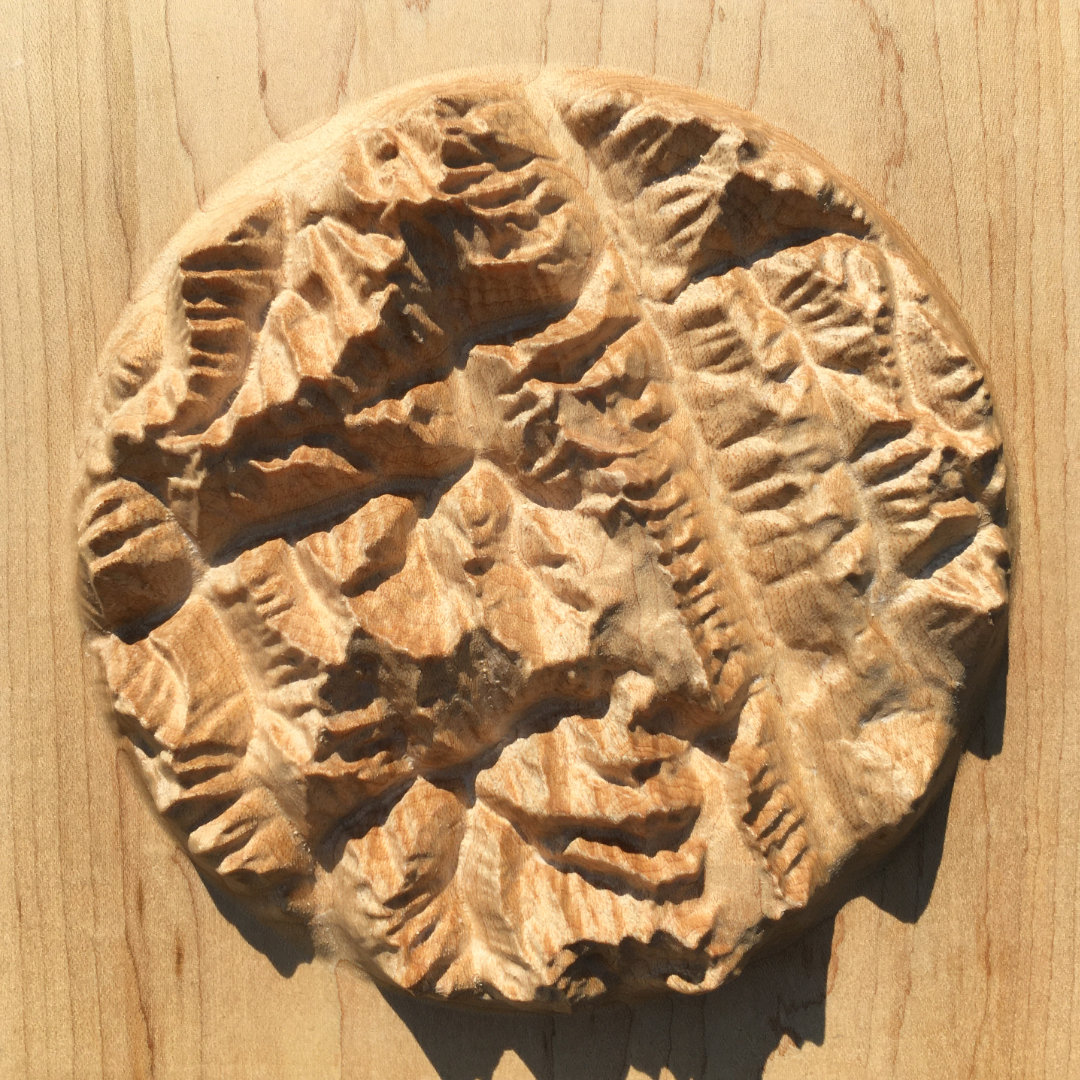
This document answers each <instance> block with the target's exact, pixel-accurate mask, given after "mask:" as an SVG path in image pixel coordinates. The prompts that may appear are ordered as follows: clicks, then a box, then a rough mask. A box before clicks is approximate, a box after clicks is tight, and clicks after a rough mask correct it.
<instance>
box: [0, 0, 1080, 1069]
mask: <svg viewBox="0 0 1080 1080" xmlns="http://www.w3.org/2000/svg"><path fill="white" fill-rule="evenodd" d="M544 63H547V64H557V65H593V64H600V65H602V66H605V67H619V68H624V69H626V70H629V71H635V72H639V73H644V74H656V75H658V76H660V77H664V78H669V79H672V80H674V81H676V82H682V83H684V84H686V85H689V86H698V87H700V88H701V89H703V90H706V91H708V92H710V93H712V94H715V95H717V96H719V97H722V98H726V99H727V100H729V101H731V102H733V103H734V104H737V105H741V106H744V107H748V108H751V109H753V110H754V111H755V112H757V113H758V114H759V115H760V116H761V117H762V118H763V119H765V120H767V121H770V122H772V123H774V124H776V125H778V126H780V127H782V128H784V129H786V130H788V131H789V132H791V133H792V134H793V135H795V136H797V137H798V138H800V139H802V140H803V141H804V142H806V143H808V144H810V145H811V146H813V147H814V148H815V149H816V150H818V151H819V152H821V153H822V154H823V155H824V156H825V157H826V158H827V159H828V160H829V161H830V162H831V163H832V164H833V165H835V166H836V167H837V168H838V169H840V170H841V171H842V172H843V173H845V174H846V175H848V176H849V177H851V178H852V179H853V180H854V181H855V182H856V183H857V184H858V185H859V186H861V187H862V188H863V189H864V190H865V191H867V192H868V193H869V194H870V195H871V197H872V198H874V199H875V200H876V201H877V202H879V203H880V204H881V205H882V206H883V207H884V208H885V209H886V210H887V211H888V212H889V213H890V214H891V215H892V216H893V217H894V218H895V219H896V220H897V221H899V222H900V223H901V225H903V226H904V228H905V229H906V230H907V232H908V234H909V235H910V237H911V239H912V240H913V241H914V243H915V244H916V246H917V247H918V248H919V249H920V250H921V251H922V253H923V254H924V255H925V256H926V258H927V259H928V261H929V262H930V264H931V265H932V266H933V267H934V269H935V270H936V272H937V273H938V275H939V276H940V278H941V279H942V281H943V283H944V284H945V286H946V287H947V288H948V289H949V291H950V292H951V293H952V295H953V296H954V298H955V299H956V301H957V303H958V306H959V308H960V310H961V311H962V312H963V314H964V316H965V317H966V319H967V321H968V324H969V326H970V328H971V331H972V335H973V337H974V339H975V341H976V342H977V344H978V345H979V347H980V350H981V353H982V356H983V358H984V361H985V362H986V365H987V368H988V371H989V376H990V381H991V387H992V390H993V392H994V396H995V402H996V408H997V413H998V416H999V419H1000V422H1001V424H1002V428H1003V431H1004V436H1005V440H1006V447H1007V453H1008V455H1009V457H1010V464H1011V470H1012V478H1013V483H1014V491H1013V516H1012V525H1013V529H1014V532H1015V534H1017V535H1018V538H1019V557H1018V560H1017V568H1016V571H1015V573H1014V577H1013V582H1012V600H1011V615H1010V650H1009V664H1008V675H1007V680H1005V681H1003V682H1002V684H1001V685H1000V686H999V687H998V689H997V692H996V694H995V697H994V700H993V701H992V702H991V706H990V708H989V709H988V711H987V717H986V720H985V722H984V724H983V725H982V726H981V727H980V728H979V729H978V730H977V731H976V734H975V735H974V736H973V738H972V740H971V742H970V745H969V751H968V753H966V754H965V756H964V758H963V759H962V761H961V763H960V769H959V773H958V777H957V780H956V783H955V786H954V788H953V790H952V792H951V797H949V798H948V799H946V800H943V801H942V802H941V803H940V804H939V805H938V806H937V807H935V808H934V809H933V810H932V811H931V813H930V815H929V818H928V820H927V821H926V823H925V825H923V826H921V827H920V829H919V830H918V832H917V833H916V835H915V836H914V837H913V838H912V839H911V840H910V841H909V842H907V844H906V845H905V846H904V847H903V848H902V849H901V850H900V851H899V852H898V853H897V855H896V856H894V857H893V859H892V860H891V861H890V862H889V864H888V865H887V866H886V867H885V868H884V869H882V870H881V871H879V872H876V873H875V874H873V875H871V876H870V877H869V878H867V879H866V880H865V882H864V883H863V886H862V889H861V893H862V895H860V896H857V897H856V898H854V899H853V900H851V901H850V902H849V903H848V904H847V905H846V906H845V907H844V908H843V910H842V911H841V912H840V914H839V915H838V916H837V917H836V919H835V920H833V921H830V922H828V923H826V924H825V925H823V926H822V927H820V928H819V929H818V930H816V931H814V932H813V933H812V934H811V935H810V936H809V937H808V938H807V939H805V940H804V942H803V943H801V944H800V945H798V946H796V947H795V948H793V949H791V950H789V951H788V952H786V953H781V954H778V955H776V956H775V957H773V958H770V959H768V960H765V961H763V962H761V963H760V964H759V965H758V966H757V967H755V968H754V969H752V970H750V971H748V972H747V973H746V974H745V975H743V976H741V977H740V978H739V980H737V982H736V983H734V984H733V985H732V986H730V987H728V988H725V989H722V990H721V991H719V992H718V993H716V994H714V995H711V996H709V997H707V998H704V999H699V1000H691V1001H681V1000H679V1001H676V1000H671V999H662V1000H659V1001H656V1002H652V1003H649V1004H645V1005H642V1006H638V1007H634V1008H629V1007H625V1006H612V1007H607V1008H598V1009H595V1010H591V1011H586V1012H582V1013H579V1014H576V1015H574V1016H572V1017H569V1018H554V1019H552V1018H545V1017H527V1018H524V1019H522V1018H519V1017H513V1016H501V1015H496V1016H491V1015H481V1014H471V1013H460V1012H449V1011H447V1010H446V1009H444V1008H438V1007H435V1006H430V1005H422V1004H417V1003H414V1002H411V1001H408V1000H402V999H400V998H399V997H397V996H392V995H386V996H384V995H383V994H382V993H380V992H379V991H378V990H377V989H375V988H373V987H372V986H371V985H370V984H369V983H367V982H366V981H365V980H364V979H362V978H360V977H358V976H356V975H355V974H354V973H353V972H352V971H351V970H350V969H347V968H345V967H341V968H338V969H337V970H336V971H335V970H334V969H333V968H331V967H330V966H329V965H327V964H324V963H322V962H314V963H312V962H308V961H307V960H306V958H305V957H304V956H303V954H302V953H299V952H298V951H297V950H295V949H292V950H290V949H287V948H283V947H280V946H277V945H275V944H274V942H273V941H272V939H270V938H268V937H267V936H266V935H265V933H263V932H262V931H260V930H259V928H258V927H257V926H255V925H252V924H250V923H247V922H245V921H244V919H243V917H242V915H240V914H239V913H238V912H237V911H236V910H235V909H234V908H232V907H231V906H230V901H228V900H227V899H226V898H225V897H224V896H223V895H221V894H218V895H217V899H216V900H215V898H214V896H213V895H212V894H211V893H210V892H208V890H207V888H206V887H205V886H204V885H203V883H202V882H201V881H200V880H199V877H198V875H197V874H196V873H195V871H194V870H193V869H192V868H191V866H190V864H189V863H188V862H187V860H186V859H185V858H184V857H183V856H182V855H181V854H180V853H179V852H178V851H177V850H176V849H175V845H174V842H173V840H172V839H171V838H170V837H168V836H167V835H166V834H165V833H164V831H163V830H162V829H161V828H160V827H159V826H158V825H157V823H156V822H155V820H154V816H153V814H152V811H151V810H150V809H149V807H147V806H146V805H145V804H144V802H143V800H142V797H141V796H140V794H139V792H140V787H139V785H138V783H137V782H136V779H135V778H134V777H133V776H132V775H131V774H130V772H129V770H128V767H127V765H126V764H125V762H124V759H122V758H120V757H118V756H117V754H116V750H115V746H114V740H113V736H112V735H111V733H110V732H109V731H108V730H107V728H106V726H105V724H104V723H103V722H102V720H101V717H100V707H99V702H97V701H96V700H95V699H94V695H93V694H92V693H91V692H90V690H89V687H90V685H91V679H90V672H91V668H90V664H89V662H88V660H87V659H86V658H85V657H84V655H83V650H82V641H81V631H80V627H79V622H78V618H77V614H76V611H75V606H74V601H73V599H72V596H73V592H74V581H73V578H74V559H73V545H74V540H73V530H72V523H71V518H72V511H71V488H72V483H73V478H74V476H75V472H76V470H77V467H78V463H77V458H78V453H79V442H78V440H79V436H80V431H81V424H82V418H83V412H84V404H85V393H86V389H87V386H88V383H89V380H90V377H91V375H92V373H93V371H94V369H95V365H96V360H97V355H98V351H99V349H100V347H101V345H102V343H103V341H104V337H105V335H106V334H107V333H108V332H109V330H110V328H111V327H112V325H113V323H114V321H115V319H116V317H117V315H118V313H119V311H120V309H121V308H122V307H123V305H124V303H125V302H126V299H127V297H128V294H129V291H130V290H131V289H132V288H133V287H134V285H135V283H137V282H138V280H139V279H140V278H141V277H142V275H143V274H144V272H145V271H146V269H147V267H148V265H149V262H150V260H151V259H152V258H153V257H154V255H155V254H156V253H157V251H158V250H159V249H160V248H161V246H162V245H163V243H164V242H165V241H166V240H167V239H168V237H169V236H170V235H171V234H172V233H173V232H174V231H175V229H176V228H177V227H178V226H179V225H180V224H181V222H182V221H183V220H184V219H185V218H186V217H187V216H188V215H189V213H190V212H191V211H192V210H193V209H194V208H195V207H196V206H197V205H198V204H199V202H200V200H202V199H204V198H205V196H206V195H207V194H208V193H209V192H211V191H212V190H213V189H214V188H215V187H216V186H217V185H218V184H219V183H221V182H222V181H224V180H225V179H226V178H227V177H229V176H230V175H231V174H232V173H234V172H235V171H236V170H237V169H238V168H239V167H240V166H242V165H243V164H244V163H245V162H246V161H248V160H249V159H250V158H251V157H252V156H254V155H255V154H256V153H257V152H258V151H259V150H261V149H263V148H265V147H267V146H269V145H271V144H272V143H273V142H274V141H276V140H277V139H279V138H284V137H289V136H292V135H294V134H296V133H297V132H298V131H299V130H301V129H302V128H304V127H305V126H307V125H310V124H312V123H315V122H318V121H319V120H322V119H324V118H326V117H327V116H329V115H331V114H332V113H333V112H334V111H335V110H336V109H337V108H338V106H339V105H340V104H342V103H344V102H346V101H351V100H358V99H361V98H363V97H365V96H368V95H369V94H371V93H373V92H376V91H378V90H381V89H383V88H386V87H389V86H391V85H393V84H395V83H398V82H400V81H403V80H406V79H411V78H416V77H420V76H426V75H429V74H434V73H436V72H440V71H445V70H451V69H454V68H459V67H463V66H476V65H484V66H489V65H495V64H509V65H514V66H519V67H525V68H526V69H529V68H537V67H539V66H540V65H542V64H544ZM1078 107H1080V16H1078V15H1077V13H1076V10H1075V9H1074V8H1073V7H1072V6H1070V5H1061V6H1060V7H1056V6H1052V5H1034V4H1033V5H1030V6H1027V5H1025V8H1024V10H1023V11H1022V12H1019V11H1017V10H1015V9H1014V6H1013V5H993V6H986V7H983V6H981V5H974V4H972V5H968V4H960V3H957V4H945V3H939V4H937V5H927V4H924V3H915V2H910V3H902V4H901V3H896V4H891V5H886V4H880V5H876V4H875V5H872V4H866V3H857V2H854V0H853V2H840V0H835V2H834V0H819V2H804V3H800V2H791V3H779V2H777V3H774V4H770V3H764V2H763V3H760V4H759V3H747V4H734V3H730V4H720V3H705V2H702V3H697V2H686V3H679V4H676V3H674V2H670V3H666V2H665V3H662V2H659V0H657V2H656V3H636V4H625V5H624V4H616V3H612V2H610V0H609V2H608V3H570V2H566V0H563V2H560V0H550V2H544V0H540V2H537V3H520V4H516V5H509V4H506V5H488V4H480V3H449V2H441V0H429V2H425V0H413V2H405V3H392V4H390V3H386V4H382V3H369V4H355V5H353V4H328V5H326V6H325V7H324V8H323V9H322V10H321V11H320V12H319V13H318V14H317V15H315V14H313V13H312V6H311V5H308V4H300V3H295V4H284V3H272V2H260V0H257V2H256V3H255V4H253V5H251V4H243V5H241V4H231V3H222V4H211V3H193V2H187V3H183V4H181V3H179V2H175V0H172V2H168V3H166V4H164V5H150V4H147V3H131V4H124V3H104V2H102V3H97V2H86V3H79V4H71V5H63V4H55V5H49V4H36V3H35V4H31V3H29V2H26V3H23V4H19V3H17V2H10V3H8V4H6V5H5V6H4V7H3V9H2V10H0V192H2V196H0V349H2V358H3V409H4V427H5V431H4V439H5V455H4V459H3V466H2V475H3V485H4V486H3V505H4V508H5V518H4V525H3V534H2V535H3V554H4V579H3V580H4V585H3V589H2V593H0V595H2V598H3V599H2V603H3V605H4V610H3V619H2V625H3V631H2V634H3V636H2V638H0V640H2V652H0V665H2V682H0V687H2V694H3V702H4V721H3V727H2V729H0V739H2V742H0V761H2V763H3V764H2V771H0V813H2V815H3V818H4V821H5V826H4V828H3V829H0V863H2V864H3V865H4V866H8V867H10V868H11V872H10V873H8V874H5V875H3V877H2V882H3V884H2V888H0V928H2V929H3V931H4V933H3V941H4V949H3V953H0V969H2V970H3V971H4V973H5V974H4V977H3V978H2V979H0V1018H2V1027H0V1072H2V1073H3V1074H5V1075H10V1076H31V1077H36V1076H80V1077H82V1076H96V1075H107V1076H128V1075H137V1076H142V1075H153V1076H163V1077H164V1076H199V1075H205V1076H260V1077H262V1076H339V1075H340V1076H353V1077H367V1076H371V1077H380V1078H382V1077H387V1078H389V1077H399V1076H400V1077H420V1076H433V1075H442V1076H446V1077H454V1078H465V1077H471V1076H484V1077H488V1076H497V1077H499V1078H500V1080H505V1078H509V1077H518V1076H530V1075H532V1076H536V1077H548V1076H573V1077H590V1078H591V1077H612V1078H621V1077H624V1076H642V1075H644V1076H649V1077H654V1078H658V1077H660V1076H671V1077H674V1078H677V1080H690V1078H691V1077H694V1078H696V1077H742V1076H756V1075H759V1074H760V1073H761V1072H762V1070H764V1074H765V1075H766V1076H768V1077H788V1076H790V1077H807V1076H811V1077H816V1076H820V1077H837V1076H840V1077H843V1076H851V1077H855V1076H859V1077H862V1076H881V1077H885V1076H899V1077H938V1076H940V1077H954V1076H972V1077H993V1076H1016V1077H1043V1076H1046V1077H1069V1076H1073V1075H1080V1037H1077V1036H1076V1035H1075V1033H1074V1029H1075V1028H1077V1027H1078V1017H1077V1014H1078V1012H1080V1001H1078V997H1080V980H1078V974H1077V973H1078V971H1080V956H1078V955H1077V954H1078V934H1080V919H1078V914H1077V913H1078V907H1077V904H1076V900H1075V895H1076V893H1077V891H1078V887H1080V860H1078V856H1077V842H1078V840H1080V837H1078V828H1077V824H1076V822H1077V811H1078V809H1080V749H1078V746H1077V741H1076V740H1075V739H1074V738H1073V737H1072V732H1071V724H1070V721H1071V720H1072V719H1073V717H1074V716H1075V715H1076V711H1077V707H1078V705H1080V692H1078V681H1080V676H1078V674H1077V660H1078V652H1077V645H1078V622H1077V615H1076V613H1075V609H1074V608H1073V606H1072V605H1073V603H1075V602H1076V600H1077V596H1076V590H1077V588H1080V586H1078V585H1077V574H1078V571H1080V565H1078V559H1077V556H1076V554H1075V552H1074V550H1073V549H1072V547H1071V546H1070V540H1071V539H1072V538H1073V537H1074V536H1075V535H1076V533H1077V527H1078V525H1080V522H1078V521H1077V517H1078V509H1077V500H1076V497H1075V494H1074V491H1075V479H1070V475H1069V465H1070V459H1071V457H1072V456H1074V455H1075V452H1076V448H1077V446H1076V444H1077V442H1078V440H1080V422H1078V418H1077V416H1076V412H1077V405H1076V402H1077V399H1078V394H1080V387H1078V386H1077V381H1078V377H1080V356H1078V355H1077V344H1076V342H1077V340H1078V338H1080V327H1078V325H1077V322H1078V318H1080V305H1078V300H1080V260H1078V259H1077V257H1076V253H1077V251H1078V250H1080V193H1078V190H1077V188H1078V186H1080V160H1078V158H1080V149H1078V142H1077V139H1076V132H1077V124H1078V120H1080V116H1078ZM268 954H269V955H268Z"/></svg>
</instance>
